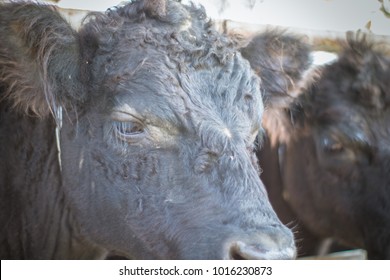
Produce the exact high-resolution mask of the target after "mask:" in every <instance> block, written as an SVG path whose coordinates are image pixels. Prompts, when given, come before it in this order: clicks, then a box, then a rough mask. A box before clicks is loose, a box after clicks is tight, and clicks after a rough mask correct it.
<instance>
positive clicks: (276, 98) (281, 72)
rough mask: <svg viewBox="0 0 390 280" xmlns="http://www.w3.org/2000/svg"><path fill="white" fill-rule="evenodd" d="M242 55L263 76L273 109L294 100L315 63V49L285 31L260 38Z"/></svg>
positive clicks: (249, 45) (265, 89) (256, 37)
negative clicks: (306, 72) (313, 56)
mask: <svg viewBox="0 0 390 280" xmlns="http://www.w3.org/2000/svg"><path fill="white" fill-rule="evenodd" d="M241 53H242V55H243V57H245V58H246V59H248V60H249V62H250V64H251V66H252V68H253V70H254V71H255V72H256V74H257V75H258V76H260V78H261V80H262V83H261V88H262V89H263V92H264V102H265V105H266V106H269V107H285V106H286V104H288V103H289V102H291V101H292V99H293V98H294V97H295V96H291V94H292V93H293V92H294V91H296V89H297V87H298V86H299V83H300V81H301V79H302V78H303V75H304V73H305V71H306V70H308V69H309V67H310V65H311V63H312V59H311V48H310V47H309V45H308V44H306V43H305V41H304V39H303V38H300V37H298V36H295V35H291V34H288V33H286V32H284V31H281V30H268V31H265V32H262V33H260V34H258V35H256V36H255V37H253V39H252V41H251V42H250V43H249V44H248V45H247V46H246V47H244V48H242V49H241ZM283 104H284V105H283Z"/></svg>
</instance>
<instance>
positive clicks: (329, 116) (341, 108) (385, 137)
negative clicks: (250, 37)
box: [243, 33, 390, 259]
mask: <svg viewBox="0 0 390 280" xmlns="http://www.w3.org/2000/svg"><path fill="white" fill-rule="evenodd" d="M342 45H343V47H342V52H341V53H340V54H339V58H338V59H337V61H335V62H333V63H331V64H329V65H326V66H323V67H319V68H317V69H316V70H313V71H314V72H313V71H312V72H311V73H314V75H311V76H310V77H304V78H303V82H302V81H300V80H299V79H298V80H295V78H294V77H292V79H291V81H298V82H296V83H295V86H296V87H295V88H293V89H292V91H298V92H299V95H298V96H297V97H296V98H293V100H292V101H291V94H290V95H289V96H287V97H286V100H288V101H289V102H286V104H287V106H286V104H285V105H283V106H273V104H271V105H270V106H269V108H268V109H266V113H265V117H264V122H263V125H264V128H265V129H266V132H267V136H268V140H269V142H266V144H267V145H268V146H267V145H266V147H265V149H267V150H266V151H265V150H263V151H262V156H264V155H265V154H267V153H268V156H271V157H273V159H272V161H269V159H268V161H267V159H266V158H262V157H261V156H260V164H261V166H263V167H264V174H263V178H264V180H265V181H266V182H267V183H268V184H269V186H268V187H269V188H279V190H274V191H275V193H279V195H280V194H282V195H283V199H284V201H287V203H288V204H287V205H284V207H291V209H292V210H293V213H294V215H296V216H297V217H298V220H299V221H301V222H302V223H303V225H304V226H306V227H307V228H308V229H309V230H310V231H311V232H313V233H314V234H315V236H318V237H319V238H323V237H333V238H335V239H336V240H338V241H340V242H342V243H343V244H345V245H347V246H351V247H359V248H365V249H366V250H367V252H368V257H369V258H371V259H389V258H390V149H389V147H390V107H389V105H390V90H389V89H390V79H389V77H390V57H389V55H388V50H386V49H385V48H384V45H383V44H380V43H376V42H373V40H370V39H369V38H368V37H367V36H365V35H362V34H361V33H358V34H356V35H351V34H350V35H349V36H348V39H347V41H346V42H344V43H342ZM288 48H289V46H288V45H286V48H285V53H287V54H288ZM243 53H244V56H246V57H247V58H248V59H249V60H250V61H251V62H252V60H255V59H256V56H255V53H254V52H252V53H251V55H252V57H251V56H249V55H245V52H243ZM292 57H293V58H294V57H296V59H298V60H300V58H299V57H300V56H299V55H298V56H297V55H295V54H294V55H292ZM303 61H305V60H303ZM252 64H253V63H252ZM281 65H284V64H281ZM282 68H283V67H279V69H280V70H281V71H282V70H283V69H282ZM256 70H258V71H261V69H256ZM299 70H300V69H298V70H297V71H298V72H297V73H303V72H300V71H299ZM282 72H283V71H282ZM259 75H260V76H262V73H260V74H259ZM285 76H288V74H287V75H285ZM289 77H291V75H290V76H289ZM286 79H287V78H286ZM289 91H290V89H289V90H287V91H286V92H284V93H289ZM269 162H270V164H273V165H272V166H273V167H272V171H271V172H270V170H269V169H270V168H269V169H268V170H267V164H268V163H269ZM275 170H277V172H279V175H278V176H276V177H275V176H274V174H275V173H274V172H275ZM267 176H270V178H268V179H267V178H266V177H267ZM271 195H272V191H271ZM272 199H273V198H272V196H271V200H272ZM279 199H280V196H279ZM282 203H283V201H282ZM275 205H276V204H275ZM276 207H277V206H276ZM287 210H288V208H287ZM290 214H291V212H290ZM294 215H291V216H290V217H289V218H293V216H294ZM282 219H283V220H285V219H286V217H282Z"/></svg>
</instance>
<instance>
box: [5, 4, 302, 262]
mask: <svg viewBox="0 0 390 280" xmlns="http://www.w3.org/2000/svg"><path fill="white" fill-rule="evenodd" d="M1 16H2V17H1V23H2V27H0V28H1V34H2V35H3V34H7V35H6V40H5V41H4V42H6V43H4V42H3V41H2V43H0V44H1V45H0V53H1V55H2V57H6V59H5V60H4V61H5V62H2V61H1V62H0V63H1V64H0V69H1V72H0V73H1V76H0V77H1V82H2V84H4V85H6V88H7V93H6V95H7V99H8V100H11V101H12V102H13V104H14V106H17V107H20V108H23V109H24V111H25V112H35V113H37V114H39V115H40V116H42V117H46V118H47V117H49V116H48V113H49V112H50V111H51V112H53V113H54V117H55V118H56V121H57V127H58V128H59V127H60V125H59V124H60V123H62V125H61V131H60V137H59V141H58V142H59V147H60V151H61V155H60V162H61V172H60V173H61V187H62V191H63V192H64V194H65V195H64V197H65V200H66V205H68V208H69V213H70V215H71V216H72V217H73V219H72V224H71V225H70V227H71V229H72V230H73V231H74V232H76V233H77V234H78V236H79V238H81V239H84V240H87V241H89V242H91V243H93V244H95V245H96V246H98V247H101V248H104V249H105V250H106V251H113V252H115V253H117V254H120V255H123V256H125V257H128V258H187V259H198V258H200V259H205V258H210V259H217V258H233V259H235V258H239V259H242V258H244V259H246V258H260V259H263V258H264V259H265V258H292V257H294V254H295V249H294V243H293V237H292V234H291V232H290V231H289V230H288V229H287V228H286V227H284V226H283V225H282V224H281V223H280V221H279V220H278V218H277V217H276V215H275V213H274V212H273V210H272V208H271V206H270V204H269V202H268V200H267V194H266V192H265V190H264V187H263V185H262V183H261V181H260V179H259V176H258V166H257V161H256V159H255V156H254V153H253V148H254V140H255V137H256V135H257V134H258V132H259V128H260V119H261V115H262V111H263V105H262V100H261V97H260V94H259V89H258V82H259V81H258V78H257V77H256V75H254V74H253V73H252V71H251V69H250V66H249V64H248V63H247V62H246V61H245V60H244V59H242V58H241V55H240V53H239V52H237V51H236V50H235V49H234V48H233V46H232V44H231V43H230V41H229V40H228V39H227V38H226V37H223V36H221V35H220V34H218V33H217V32H216V31H214V29H213V28H212V27H211V23H210V22H209V20H207V18H206V15H205V12H204V10H203V9H202V8H197V7H194V6H185V5H182V4H180V3H178V2H176V1H146V0H145V1H141V0H140V1H133V2H132V3H129V4H127V5H125V6H122V7H116V8H113V9H110V10H108V11H107V12H106V13H104V14H102V13H92V14H90V15H89V16H88V17H87V19H86V20H85V21H86V22H85V23H84V25H83V26H82V27H81V29H80V31H79V32H75V31H74V30H72V29H71V28H70V26H69V25H68V24H67V23H66V22H65V21H64V20H63V19H62V18H60V16H59V15H58V14H57V13H55V12H53V11H52V10H51V9H50V8H44V7H41V6H38V5H23V4H10V5H5V6H3V7H1ZM32 19H34V20H32ZM27 69H28V70H27ZM30 69H31V70H30ZM16 79H19V80H20V81H21V82H20V83H16V82H15V81H16ZM61 108H62V111H63V113H62V114H60V113H56V112H60V111H61V110H59V109H61ZM61 115H62V117H61ZM53 133H54V130H53ZM48 187H49V186H48Z"/></svg>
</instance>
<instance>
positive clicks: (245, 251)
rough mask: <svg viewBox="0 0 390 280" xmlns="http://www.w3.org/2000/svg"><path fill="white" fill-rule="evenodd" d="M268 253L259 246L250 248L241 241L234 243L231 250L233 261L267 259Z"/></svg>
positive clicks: (230, 255)
mask: <svg viewBox="0 0 390 280" xmlns="http://www.w3.org/2000/svg"><path fill="white" fill-rule="evenodd" d="M266 253H267V251H266V250H264V249H261V248H258V247H257V246H253V245H252V246H249V245H247V244H245V243H244V242H241V241H236V242H232V243H231V246H230V249H229V259H231V260H262V259H265V257H266Z"/></svg>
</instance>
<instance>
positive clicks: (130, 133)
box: [113, 121, 145, 143]
mask: <svg viewBox="0 0 390 280" xmlns="http://www.w3.org/2000/svg"><path fill="white" fill-rule="evenodd" d="M113 130H114V134H115V136H116V137H117V138H119V139H120V140H123V141H126V142H130V143H131V142H132V143H134V142H137V141H139V140H141V139H142V138H143V136H144V134H145V129H144V126H143V125H142V124H141V123H140V122H135V121H115V122H114V123H113Z"/></svg>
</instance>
